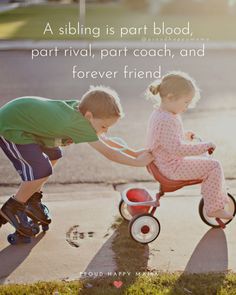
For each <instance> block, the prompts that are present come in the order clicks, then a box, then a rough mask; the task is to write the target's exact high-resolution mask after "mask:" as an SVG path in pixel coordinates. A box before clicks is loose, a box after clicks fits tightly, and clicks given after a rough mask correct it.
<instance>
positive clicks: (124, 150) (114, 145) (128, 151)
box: [101, 137, 143, 158]
mask: <svg viewBox="0 0 236 295" xmlns="http://www.w3.org/2000/svg"><path fill="white" fill-rule="evenodd" d="M101 139H102V141H103V142H105V144H106V145H108V146H110V147H112V148H116V149H122V153H124V154H127V155H129V156H131V157H134V158H137V157H138V156H139V155H140V151H135V150H133V149H130V148H129V147H128V146H127V147H126V146H124V145H122V144H120V143H119V142H117V141H115V140H112V139H110V138H108V137H102V138H101ZM142 152H143V150H142Z"/></svg>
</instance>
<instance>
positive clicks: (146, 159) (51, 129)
mask: <svg viewBox="0 0 236 295" xmlns="http://www.w3.org/2000/svg"><path fill="white" fill-rule="evenodd" d="M122 115H123V111H122V107H121V104H120V101H119V97H118V95H117V93H116V92H115V91H113V90H111V89H110V88H105V87H93V88H91V89H90V90H89V91H87V92H86V93H85V94H84V95H83V97H82V99H81V101H78V100H68V101H65V100H64V101H63V100H51V99H46V98H39V97H21V98H17V99H15V100H13V101H11V102H9V103H7V104H6V105H4V106H3V107H2V108H1V109H0V146H1V148H2V150H3V152H4V153H5V154H6V156H7V157H8V158H9V159H10V161H11V162H12V164H13V165H14V167H15V169H16V170H17V172H18V173H19V175H20V176H21V178H22V183H21V185H20V187H19V189H18V191H17V192H16V194H15V195H14V196H13V197H11V198H10V199H9V200H8V201H7V202H6V203H5V204H4V205H3V206H2V208H1V211H0V213H1V215H2V216H3V217H4V219H5V221H9V222H10V223H11V224H12V225H13V226H14V227H15V228H16V230H17V231H18V232H19V233H21V234H23V235H25V236H32V235H34V230H33V228H32V226H31V225H30V224H29V223H28V222H26V220H27V219H25V214H27V215H28V216H29V217H31V218H34V219H35V218H36V219H37V220H39V221H40V222H42V223H44V224H49V223H50V222H51V219H50V217H49V215H48V212H47V210H45V206H44V205H43V204H42V203H41V198H42V192H41V188H42V186H43V184H44V183H45V182H46V181H47V180H48V177H49V176H50V175H51V174H52V167H53V166H54V165H55V164H56V162H57V161H58V159H60V158H61V157H62V153H61V149H60V146H63V145H68V144H71V143H82V142H88V143H89V144H90V146H92V147H93V148H94V149H96V150H97V151H98V152H100V153H101V154H102V155H104V156H105V157H106V158H108V159H109V160H112V161H115V162H117V163H120V164H125V165H130V166H136V167H142V166H146V165H148V164H149V163H150V162H151V161H152V160H153V157H152V155H151V154H150V153H148V152H147V151H140V152H134V151H130V150H128V149H127V151H126V154H125V153H120V152H118V151H117V150H114V149H112V147H111V146H112V145H111V146H109V145H108V144H109V141H107V143H108V144H106V143H105V142H104V141H106V140H101V139H100V138H99V137H98V136H99V135H101V134H103V133H105V132H107V130H108V128H109V127H111V126H112V125H113V124H115V123H116V122H117V121H118V119H119V118H121V117H122ZM130 155H131V156H130Z"/></svg>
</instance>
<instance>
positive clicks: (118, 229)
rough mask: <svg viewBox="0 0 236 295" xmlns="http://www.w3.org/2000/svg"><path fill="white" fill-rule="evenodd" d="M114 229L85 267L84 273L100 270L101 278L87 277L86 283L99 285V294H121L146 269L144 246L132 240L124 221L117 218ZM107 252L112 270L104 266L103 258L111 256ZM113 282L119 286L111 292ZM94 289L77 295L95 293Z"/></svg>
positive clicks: (104, 260)
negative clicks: (120, 287)
mask: <svg viewBox="0 0 236 295" xmlns="http://www.w3.org/2000/svg"><path fill="white" fill-rule="evenodd" d="M114 228H115V232H114V233H113V235H112V236H111V237H110V238H109V239H108V240H107V242H106V243H105V244H104V245H103V246H102V247H101V249H100V250H99V251H98V252H97V254H96V255H95V256H94V258H93V259H92V261H91V262H90V263H89V265H88V266H87V268H86V270H85V272H88V271H90V272H99V271H100V272H103V273H104V276H103V277H102V278H101V280H99V281H97V282H95V281H93V280H91V279H89V278H88V280H87V283H88V284H92V285H93V287H95V289H96V287H98V286H101V285H103V286H104V293H103V294H113V293H112V292H115V291H116V294H125V291H126V290H127V289H128V288H129V286H131V285H133V284H134V282H135V281H136V280H137V279H138V278H139V276H140V274H142V273H144V272H145V271H147V265H148V257H149V247H148V245H142V244H139V243H137V242H135V241H134V240H132V238H131V237H130V234H129V231H128V222H126V221H123V220H122V221H121V220H118V221H117V223H116V224H115V226H114ZM111 250H112V251H111ZM110 251H111V252H110ZM110 255H113V257H112V260H113V262H114V263H113V269H111V267H110V265H111V264H110V265H108V264H107V265H106V258H107V261H109V259H111V257H110ZM108 256H109V257H108ZM99 266H100V268H99ZM104 270H105V271H104ZM108 272H109V275H108ZM115 282H116V283H122V285H123V287H122V289H120V290H118V289H117V290H115V291H114V289H115V287H114V283H115ZM85 284H86V283H85ZM95 289H93V288H91V289H86V288H85V289H83V290H82V291H81V293H80V294H81V295H92V294H97V293H96V290H95Z"/></svg>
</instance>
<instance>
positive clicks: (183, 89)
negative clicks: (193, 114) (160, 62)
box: [146, 71, 200, 108]
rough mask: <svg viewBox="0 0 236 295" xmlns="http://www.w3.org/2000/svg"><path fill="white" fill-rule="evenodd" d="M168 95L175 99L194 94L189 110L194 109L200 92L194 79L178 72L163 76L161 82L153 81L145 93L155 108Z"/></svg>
mask: <svg viewBox="0 0 236 295" xmlns="http://www.w3.org/2000/svg"><path fill="white" fill-rule="evenodd" d="M170 93H171V94H173V95H174V97H175V98H177V99H178V97H180V96H183V95H189V94H190V93H194V97H193V99H192V101H191V103H190V105H189V107H190V108H194V107H195V105H196V103H197V101H198V100H199V99H200V90H199V88H198V86H197V85H196V82H195V81H194V79H193V78H191V77H190V76H189V75H188V74H187V73H184V72H180V71H171V72H169V73H167V74H166V75H165V76H163V77H162V79H161V80H156V81H154V82H153V83H152V84H151V85H149V87H148V89H147V91H146V98H147V99H151V100H152V101H153V102H154V103H155V106H159V105H160V103H161V99H164V98H165V97H166V96H167V95H168V94H170Z"/></svg>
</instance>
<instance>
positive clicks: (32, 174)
mask: <svg viewBox="0 0 236 295" xmlns="http://www.w3.org/2000/svg"><path fill="white" fill-rule="evenodd" d="M0 147H1V148H2V150H3V151H4V153H5V154H6V156H7V157H8V158H9V160H10V161H11V162H12V164H13V166H14V167H15V169H16V171H17V172H18V173H19V175H20V177H21V178H22V180H23V181H32V180H36V179H40V178H44V177H47V176H49V175H51V174H52V165H51V161H50V160H58V159H60V158H61V157H62V151H61V149H60V147H55V148H47V147H43V146H40V145H38V144H36V143H31V144H15V143H13V142H11V141H8V140H6V139H5V138H4V137H2V136H0Z"/></svg>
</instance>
